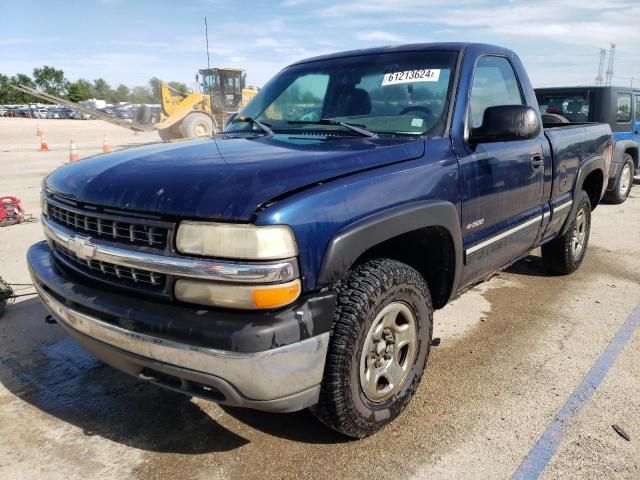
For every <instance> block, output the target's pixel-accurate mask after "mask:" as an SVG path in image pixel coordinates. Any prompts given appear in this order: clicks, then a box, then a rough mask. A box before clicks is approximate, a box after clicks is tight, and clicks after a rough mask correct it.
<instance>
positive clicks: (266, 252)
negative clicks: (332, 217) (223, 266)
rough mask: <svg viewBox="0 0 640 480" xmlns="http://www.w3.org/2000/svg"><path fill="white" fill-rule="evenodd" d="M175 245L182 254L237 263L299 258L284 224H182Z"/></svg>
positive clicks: (293, 241) (292, 238)
mask: <svg viewBox="0 0 640 480" xmlns="http://www.w3.org/2000/svg"><path fill="white" fill-rule="evenodd" d="M176 246H177V248H178V250H179V251H180V252H182V253H188V254H193V255H201V256H206V257H218V258H232V259H239V260H240V259H244V260H280V259H283V258H290V257H295V256H297V255H298V249H297V247H296V241H295V238H294V236H293V232H292V231H291V230H290V229H289V227H286V226H284V225H272V226H264V227H257V226H255V225H238V224H229V223H211V222H190V221H185V222H181V223H180V226H179V227H178V234H177V237H176Z"/></svg>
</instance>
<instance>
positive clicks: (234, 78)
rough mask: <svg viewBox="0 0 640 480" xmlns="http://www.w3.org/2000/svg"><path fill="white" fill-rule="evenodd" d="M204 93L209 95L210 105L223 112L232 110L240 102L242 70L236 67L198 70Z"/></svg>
mask: <svg viewBox="0 0 640 480" xmlns="http://www.w3.org/2000/svg"><path fill="white" fill-rule="evenodd" d="M200 75H201V76H202V88H203V92H204V93H208V94H209V95H210V96H211V106H212V107H213V108H214V109H217V110H221V111H223V112H234V111H236V110H237V109H238V106H239V105H240V104H241V103H242V89H243V88H244V84H245V75H246V74H245V72H244V70H241V69H237V68H207V69H203V70H200Z"/></svg>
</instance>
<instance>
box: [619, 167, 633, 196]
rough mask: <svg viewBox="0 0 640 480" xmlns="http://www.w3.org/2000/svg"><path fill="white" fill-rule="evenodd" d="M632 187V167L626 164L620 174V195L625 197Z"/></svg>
mask: <svg viewBox="0 0 640 480" xmlns="http://www.w3.org/2000/svg"><path fill="white" fill-rule="evenodd" d="M630 186H631V167H630V166H629V164H628V163H627V164H625V166H624V168H623V169H622V173H621V174H620V195H621V196H625V195H626V194H627V192H628V190H629V187H630Z"/></svg>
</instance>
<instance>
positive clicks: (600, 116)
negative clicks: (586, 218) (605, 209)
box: [536, 87, 640, 203]
mask: <svg viewBox="0 0 640 480" xmlns="http://www.w3.org/2000/svg"><path fill="white" fill-rule="evenodd" d="M536 97H537V99H538V105H539V106H540V112H541V113H542V115H543V119H544V120H545V122H554V121H555V122H557V123H565V122H574V123H575V122H600V123H608V124H609V126H610V127H611V130H612V131H613V139H614V142H615V154H614V157H613V162H612V164H611V170H610V172H609V183H608V185H607V193H606V194H605V197H604V200H605V201H606V202H608V203H622V202H624V201H625V200H626V199H627V197H628V196H629V193H630V192H631V187H632V186H633V177H634V172H636V171H640V163H639V162H640V158H639V155H638V152H639V147H638V145H640V90H634V89H631V88H626V87H558V88H538V89H536Z"/></svg>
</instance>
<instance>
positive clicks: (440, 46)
mask: <svg viewBox="0 0 640 480" xmlns="http://www.w3.org/2000/svg"><path fill="white" fill-rule="evenodd" d="M470 46H479V47H486V48H487V49H488V50H495V51H498V52H504V51H507V49H505V48H503V47H498V46H497V45H489V44H482V43H469V42H438V43H409V44H406V45H387V46H385V47H374V48H365V49H360V50H347V51H345V52H337V53H330V54H327V55H320V56H317V57H311V58H306V59H304V60H300V61H298V62H295V63H293V64H292V65H299V64H302V63H309V62H318V61H322V60H333V59H336V58H344V57H354V56H357V55H376V54H382V53H396V52H416V51H424V50H449V51H455V52H461V51H463V50H465V49H467V48H468V47H470Z"/></svg>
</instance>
